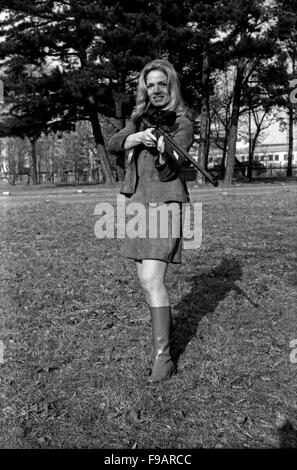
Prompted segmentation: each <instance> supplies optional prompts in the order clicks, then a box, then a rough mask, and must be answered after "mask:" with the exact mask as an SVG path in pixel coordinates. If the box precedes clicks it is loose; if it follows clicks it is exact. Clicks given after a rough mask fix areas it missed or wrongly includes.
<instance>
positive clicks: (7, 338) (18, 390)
mask: <svg viewBox="0 0 297 470" xmlns="http://www.w3.org/2000/svg"><path fill="white" fill-rule="evenodd" d="M5 190H9V191H11V195H10V196H1V194H2V193H1V194H0V196H1V197H0V204H1V227H2V228H1V231H2V236H1V251H2V255H1V257H2V263H1V307H0V308H1V333H0V335H1V336H0V340H1V341H2V343H1V344H2V346H3V347H4V351H3V360H2V363H1V364H0V373H1V382H0V386H1V392H0V412H1V414H0V447H1V448H110V449H112V448H127V449H128V448H130V449H131V448H138V449H142V448H145V449H148V448H167V449H186V448H264V447H265V448H267V447H268V448H277V447H297V430H296V429H297V394H296V390H297V363H294V362H295V359H296V360H297V355H296V358H295V356H294V351H293V350H292V347H290V342H291V341H292V340H294V339H296V340H297V322H296V304H297V289H296V287H297V269H296V267H297V250H296V248H297V234H296V228H297V210H296V207H297V187H296V185H295V184H292V185H290V186H286V185H284V186H277V187H275V186H273V185H271V186H270V185H265V189H263V188H261V187H260V186H256V185H255V186H248V187H247V188H245V187H242V188H238V187H235V188H233V189H229V190H211V189H209V190H204V191H203V190H202V191H200V190H199V189H197V188H194V189H192V201H193V202H194V201H201V202H202V204H203V243H202V246H201V248H200V249H198V250H185V251H184V263H183V264H182V266H180V267H178V266H170V268H169V274H168V279H167V285H168V288H169V292H170V298H171V303H172V305H173V308H174V313H175V315H176V318H177V327H176V331H175V335H174V345H173V346H174V355H175V358H176V360H177V361H178V374H177V375H176V376H174V377H172V378H171V379H170V380H168V381H166V382H165V383H161V384H159V385H154V386H148V385H146V381H145V379H146V377H147V375H148V373H149V369H150V366H151V358H152V344H151V327H150V318H149V312H148V308H147V306H146V305H145V303H144V298H143V294H142V293H141V291H140V289H139V284H138V281H137V279H136V276H135V270H134V266H133V262H130V261H129V260H126V259H124V258H122V257H121V256H119V250H120V247H121V243H122V241H121V240H99V239H97V238H96V237H95V235H94V224H95V221H96V217H95V216H94V208H95V205H96V204H97V203H98V202H100V201H104V200H108V201H114V198H115V195H116V192H117V191H118V188H111V189H109V188H102V187H97V186H93V187H91V189H89V190H88V189H86V192H84V193H82V194H79V193H77V192H76V190H75V189H74V188H67V189H65V190H64V193H63V190H62V189H60V188H59V190H57V191H56V192H55V191H54V190H53V189H51V188H47V189H46V190H44V191H42V190H41V189H40V190H39V191H38V190H37V189H34V190H32V191H30V189H25V190H22V189H20V188H17V189H10V188H7V189H5ZM296 347H297V346H296ZM290 358H291V360H290Z"/></svg>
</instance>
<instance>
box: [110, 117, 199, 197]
mask: <svg viewBox="0 0 297 470" xmlns="http://www.w3.org/2000/svg"><path fill="white" fill-rule="evenodd" d="M144 129H145V127H144V126H143V124H142V123H141V124H140V126H139V127H138V128H137V126H136V125H135V124H134V123H133V122H129V124H127V126H126V127H125V128H123V129H122V130H120V131H119V132H117V133H116V134H115V135H113V136H112V137H111V139H110V141H109V143H108V151H109V152H110V153H113V154H120V153H123V154H124V153H125V155H126V160H125V168H126V174H125V179H124V182H123V184H122V187H121V189H120V192H121V194H124V195H126V196H127V197H130V196H132V195H133V194H134V193H135V192H136V191H137V192H139V188H142V189H141V192H142V194H143V198H144V200H145V201H146V202H157V203H162V202H167V201H178V202H187V201H189V196H188V190H187V186H186V179H185V169H186V167H187V166H189V162H188V161H187V160H186V159H185V158H184V157H182V156H178V158H176V157H175V156H173V154H172V150H171V149H170V148H169V146H168V144H167V142H166V141H165V155H164V157H163V158H164V159H165V160H166V162H165V163H163V164H160V162H159V154H158V152H157V150H156V149H155V148H154V149H149V148H147V147H145V146H144V145H138V146H137V147H134V148H133V149H130V150H124V143H125V140H126V138H127V137H128V135H130V134H134V133H135V132H139V131H141V130H144ZM166 131H167V135H169V136H170V137H171V138H172V139H173V140H174V141H175V142H176V143H177V144H178V145H179V146H180V147H182V148H183V149H184V150H186V151H188V150H189V148H190V146H191V145H192V143H193V135H194V133H193V125H192V123H191V121H190V120H189V118H187V117H186V116H185V115H182V114H178V115H177V118H176V122H175V124H174V125H173V126H172V127H168V128H167V129H166Z"/></svg>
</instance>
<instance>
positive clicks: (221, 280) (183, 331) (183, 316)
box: [171, 257, 244, 363]
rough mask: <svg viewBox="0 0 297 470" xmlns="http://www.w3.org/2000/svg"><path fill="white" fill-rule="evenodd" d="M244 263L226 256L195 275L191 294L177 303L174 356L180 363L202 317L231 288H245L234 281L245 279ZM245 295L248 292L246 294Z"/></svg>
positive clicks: (173, 345) (212, 310) (173, 343)
mask: <svg viewBox="0 0 297 470" xmlns="http://www.w3.org/2000/svg"><path fill="white" fill-rule="evenodd" d="M241 275H242V269H241V264H240V263H239V261H238V260H237V259H235V258H227V257H226V258H223V259H222V261H221V263H220V264H219V265H218V266H217V267H215V268H213V269H212V270H211V271H209V272H206V273H205V272H203V273H201V274H199V275H195V276H192V277H191V278H190V279H189V280H190V282H191V283H193V286H192V290H191V292H190V293H189V294H187V295H185V296H184V297H182V299H181V300H180V302H179V303H178V304H177V305H175V306H174V310H175V329H174V333H173V338H172V346H171V355H172V358H173V360H174V361H175V362H176V363H177V362H178V359H179V357H180V355H181V354H182V353H183V352H184V350H185V349H186V346H187V344H188V343H189V342H190V341H191V339H192V338H193V337H194V336H195V335H196V332H197V328H198V325H199V322H200V321H201V319H202V318H203V317H204V316H205V315H208V314H210V313H212V312H214V311H215V309H216V307H217V305H218V304H219V303H220V302H221V301H222V300H223V299H224V297H225V296H226V294H227V293H228V292H229V291H231V290H235V291H237V292H238V291H240V292H241V293H243V292H242V291H241V289H239V287H238V286H236V285H235V284H234V282H235V281H236V280H238V279H240V278H241ZM243 294H244V293H243Z"/></svg>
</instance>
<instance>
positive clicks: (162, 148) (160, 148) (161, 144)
mask: <svg viewBox="0 0 297 470" xmlns="http://www.w3.org/2000/svg"><path fill="white" fill-rule="evenodd" d="M157 149H158V152H159V154H160V156H159V162H160V163H161V165H163V163H166V160H165V159H164V158H163V154H164V152H165V143H164V137H163V136H162V135H161V137H159V139H158V142H157Z"/></svg>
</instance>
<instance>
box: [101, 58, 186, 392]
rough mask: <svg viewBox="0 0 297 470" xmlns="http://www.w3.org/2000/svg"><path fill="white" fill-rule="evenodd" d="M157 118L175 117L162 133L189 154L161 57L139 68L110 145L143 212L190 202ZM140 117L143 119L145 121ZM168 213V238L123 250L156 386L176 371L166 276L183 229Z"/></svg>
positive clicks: (171, 74) (125, 189) (178, 101)
mask: <svg viewBox="0 0 297 470" xmlns="http://www.w3.org/2000/svg"><path fill="white" fill-rule="evenodd" d="M170 112H171V113H170ZM162 113H163V114H162ZM166 113H167V114H166ZM174 113H175V114H174ZM160 115H161V116H165V117H166V115H167V116H170V121H171V118H172V115H174V118H176V119H174V120H175V122H174V123H173V122H170V123H168V125H167V127H166V130H167V132H168V135H170V136H171V137H172V138H173V139H174V140H175V142H176V143H177V144H179V145H180V146H181V147H183V148H184V149H185V150H188V149H189V147H190V146H191V144H192V141H193V126H192V123H191V121H190V120H189V119H188V118H187V117H186V109H185V106H184V104H183V101H182V98H181V94H180V86H179V80H178V77H177V74H176V71H175V70H174V68H173V66H172V65H171V64H170V63H169V62H168V61H166V60H162V59H158V60H154V61H152V62H150V63H148V64H147V65H146V66H145V67H144V69H143V70H142V72H141V74H140V77H139V82H138V90H137V98H136V107H135V109H134V111H133V113H132V116H131V122H130V123H129V124H128V125H127V126H126V127H125V128H124V129H122V130H121V131H119V132H118V133H117V134H115V135H114V136H113V137H112V138H111V139H110V141H109V145H108V149H109V151H110V152H111V153H115V154H117V153H120V152H122V151H123V150H125V153H126V175H125V180H124V183H123V185H122V188H121V193H122V194H125V195H126V196H127V197H129V199H130V201H133V202H140V203H142V204H143V205H144V207H145V208H146V213H147V214H148V213H149V207H150V206H152V203H154V204H153V205H154V206H156V203H157V205H158V207H161V206H163V209H164V205H166V207H165V209H170V207H169V206H170V204H175V207H176V205H177V204H178V207H180V208H181V207H182V203H185V202H188V201H189V197H188V191H187V187H186V182H185V173H184V171H185V166H187V162H185V160H184V158H183V157H182V156H179V155H178V154H177V153H176V152H172V151H171V150H170V149H169V147H168V144H167V143H165V142H164V139H163V137H160V138H158V139H157V138H156V136H155V134H154V127H153V125H151V126H148V127H147V125H146V124H147V121H149V122H154V116H160ZM143 118H145V119H146V120H147V121H146V122H145V123H144V121H143ZM161 208H162V207H161ZM168 213H169V221H168V226H169V229H168V230H169V233H168V236H167V237H166V238H163V237H161V235H160V231H161V229H160V227H159V229H158V230H159V232H158V236H157V237H154V238H151V237H150V236H149V233H148V229H147V228H146V230H147V232H146V237H145V238H126V240H125V246H124V255H125V256H127V257H128V258H132V259H134V260H135V263H136V268H137V275H138V278H139V281H140V283H141V286H142V288H143V290H144V294H145V298H146V301H147V303H148V305H149V308H150V311H151V319H152V332H153V347H154V364H153V367H152V371H151V374H150V377H149V379H148V382H149V383H155V382H160V381H162V380H164V379H166V378H168V377H170V376H171V375H172V374H173V373H175V372H176V366H175V364H174V363H173V361H172V358H171V356H170V336H171V329H172V314H171V308H170V305H169V298H168V292H167V288H166V285H165V275H166V271H167V267H168V264H169V263H181V249H182V236H181V233H180V232H178V231H176V229H180V227H181V217H180V214H181V210H180V211H179V213H178V217H176V212H175V213H174V212H172V213H171V211H170V210H169V211H168ZM174 214H175V215H174ZM146 221H147V219H146ZM159 223H160V222H159ZM176 233H179V234H178V235H176Z"/></svg>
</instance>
